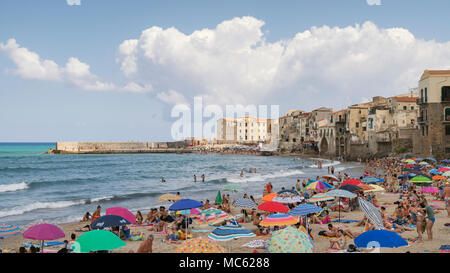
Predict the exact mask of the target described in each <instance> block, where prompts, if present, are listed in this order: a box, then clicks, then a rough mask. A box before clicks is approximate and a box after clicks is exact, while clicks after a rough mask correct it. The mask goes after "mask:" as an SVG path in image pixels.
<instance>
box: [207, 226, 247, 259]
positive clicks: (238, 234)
mask: <svg viewBox="0 0 450 273" xmlns="http://www.w3.org/2000/svg"><path fill="white" fill-rule="evenodd" d="M255 236H256V235H255V233H253V232H251V231H250V230H248V229H245V228H243V227H239V226H238V227H235V226H223V227H218V228H216V229H214V230H213V231H212V232H211V233H210V234H208V237H209V238H210V239H212V240H214V241H230V240H233V239H237V238H249V237H255ZM228 252H230V253H231V245H230V244H228Z"/></svg>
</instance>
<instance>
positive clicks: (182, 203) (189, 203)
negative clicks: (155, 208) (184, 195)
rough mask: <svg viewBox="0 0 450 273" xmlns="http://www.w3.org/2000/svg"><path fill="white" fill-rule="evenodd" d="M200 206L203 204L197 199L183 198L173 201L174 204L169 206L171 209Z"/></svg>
mask: <svg viewBox="0 0 450 273" xmlns="http://www.w3.org/2000/svg"><path fill="white" fill-rule="evenodd" d="M199 207H203V204H202V203H200V202H198V201H196V200H192V199H181V200H179V201H177V202H175V203H173V205H172V206H170V207H169V210H185V209H195V208H199Z"/></svg>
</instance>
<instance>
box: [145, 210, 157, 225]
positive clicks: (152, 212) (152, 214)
mask: <svg viewBox="0 0 450 273" xmlns="http://www.w3.org/2000/svg"><path fill="white" fill-rule="evenodd" d="M156 218H157V210H156V209H154V208H153V209H151V210H150V211H149V212H148V214H147V216H146V217H145V220H144V222H145V223H154V222H156Z"/></svg>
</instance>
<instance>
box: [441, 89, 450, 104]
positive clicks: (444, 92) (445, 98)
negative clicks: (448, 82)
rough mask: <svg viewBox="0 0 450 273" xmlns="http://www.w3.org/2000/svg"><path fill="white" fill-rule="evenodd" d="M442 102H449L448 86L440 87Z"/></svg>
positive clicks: (449, 90) (449, 91)
mask: <svg viewBox="0 0 450 273" xmlns="http://www.w3.org/2000/svg"><path fill="white" fill-rule="evenodd" d="M442 101H450V86H443V87H442Z"/></svg>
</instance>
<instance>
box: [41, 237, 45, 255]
mask: <svg viewBox="0 0 450 273" xmlns="http://www.w3.org/2000/svg"><path fill="white" fill-rule="evenodd" d="M41 253H44V240H42V242H41Z"/></svg>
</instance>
